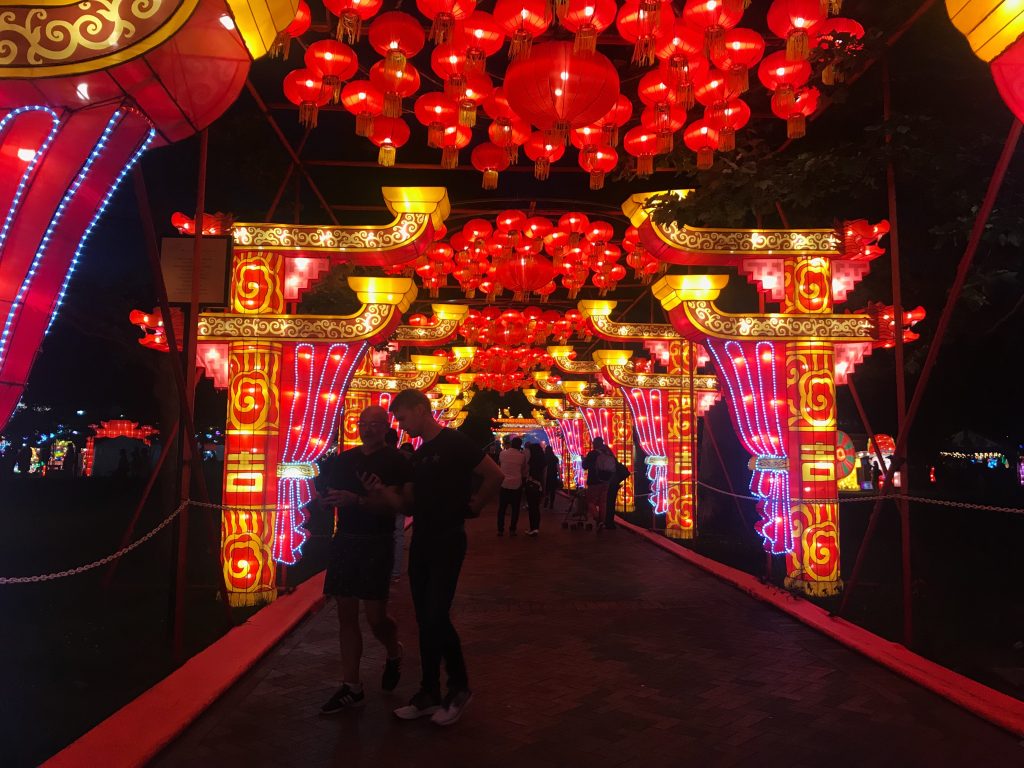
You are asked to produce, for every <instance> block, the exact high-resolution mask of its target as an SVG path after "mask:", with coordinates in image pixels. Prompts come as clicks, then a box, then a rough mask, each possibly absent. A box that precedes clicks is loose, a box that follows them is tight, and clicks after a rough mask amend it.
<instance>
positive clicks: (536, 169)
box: [533, 157, 551, 181]
mask: <svg viewBox="0 0 1024 768" xmlns="http://www.w3.org/2000/svg"><path fill="white" fill-rule="evenodd" d="M550 174H551V161H550V160H548V159H547V158H546V157H541V158H538V159H537V160H535V161H534V162H533V178H535V179H537V181H547V179H548V176H549V175H550Z"/></svg>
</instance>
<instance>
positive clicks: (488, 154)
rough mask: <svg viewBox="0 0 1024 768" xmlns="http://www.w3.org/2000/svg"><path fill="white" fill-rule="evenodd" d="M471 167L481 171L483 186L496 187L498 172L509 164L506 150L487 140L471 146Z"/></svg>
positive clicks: (485, 187)
mask: <svg viewBox="0 0 1024 768" xmlns="http://www.w3.org/2000/svg"><path fill="white" fill-rule="evenodd" d="M470 160H471V162H472V163H473V167H474V168H476V169H477V170H478V171H480V172H481V173H483V175H484V178H483V184H482V186H483V188H484V189H497V188H498V174H499V173H500V172H501V171H504V170H505V169H506V168H508V166H509V162H508V152H506V151H505V150H504V149H502V148H501V147H498V146H495V145H494V144H491V142H489V141H487V142H484V143H483V144H478V145H477V146H475V147H474V148H473V154H472V155H471V156H470Z"/></svg>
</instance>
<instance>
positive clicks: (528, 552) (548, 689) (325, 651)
mask: <svg viewBox="0 0 1024 768" xmlns="http://www.w3.org/2000/svg"><path fill="white" fill-rule="evenodd" d="M543 525H544V528H543V530H542V533H541V535H540V536H539V537H538V538H537V539H530V538H527V537H525V536H522V535H520V536H519V537H518V538H514V539H513V538H508V537H506V538H502V539H498V538H496V537H495V535H494V531H493V516H492V517H485V518H483V519H481V520H478V521H473V522H472V523H471V524H470V526H469V530H470V549H469V556H468V558H467V562H466V566H465V568H464V569H463V575H462V579H461V582H460V589H459V594H458V596H457V598H456V609H455V616H456V618H455V623H456V626H457V627H458V628H459V630H460V633H461V635H462V639H463V643H464V646H465V653H466V657H467V661H468V665H469V673H470V682H471V685H472V687H473V689H474V691H475V698H474V700H473V703H472V704H471V705H470V708H469V709H468V710H467V712H466V715H465V716H464V718H463V719H462V721H461V722H459V723H458V724H457V725H455V726H453V727H451V728H448V729H439V728H437V727H436V726H433V725H432V724H431V723H430V722H429V721H427V720H423V721H418V722H402V721H399V720H397V719H396V718H394V717H393V716H392V715H391V709H392V708H393V707H395V706H397V705H399V704H401V703H404V700H405V699H406V698H407V697H408V696H410V695H411V694H412V693H413V692H414V691H415V689H416V683H417V682H418V680H419V674H418V673H419V670H418V660H417V658H416V639H415V638H416V636H415V623H414V620H413V617H412V609H411V605H410V601H409V596H408V589H407V585H406V584H405V583H404V582H403V583H402V584H400V585H399V586H398V587H397V588H396V590H395V591H394V593H393V606H394V613H395V615H396V617H397V618H398V620H399V622H400V626H401V634H402V637H403V640H404V643H405V646H406V649H407V664H406V668H405V670H404V676H403V680H402V683H401V684H400V686H399V689H398V691H396V692H395V693H394V694H385V693H382V692H381V691H380V690H379V688H378V685H379V671H380V667H381V665H382V663H383V654H382V650H381V649H380V647H379V646H378V645H377V644H376V641H374V640H373V638H372V637H371V636H370V634H369V631H368V630H365V629H364V635H365V636H366V656H365V657H364V661H363V669H364V682H366V683H368V692H369V696H368V697H367V704H366V706H365V707H364V708H362V709H361V710H357V711H353V712H344V713H341V714H340V715H338V716H334V717H330V718H325V717H320V716H319V715H318V714H317V710H318V708H319V706H320V704H321V703H323V701H325V700H326V699H327V698H328V697H329V696H330V694H331V693H332V692H333V691H334V689H335V687H336V686H337V685H338V682H339V681H338V677H337V667H338V651H337V632H336V617H335V613H334V611H333V609H332V608H330V607H329V608H328V609H326V610H323V611H321V612H320V613H319V614H317V615H316V616H314V617H311V618H310V619H308V620H307V621H306V622H305V623H303V624H302V625H300V626H299V627H298V628H297V629H296V631H295V632H293V633H292V635H291V636H289V637H288V638H287V639H286V640H285V641H284V642H283V643H281V645H280V646H279V647H278V648H277V649H275V651H274V652H273V653H272V654H270V655H269V656H268V657H267V658H266V659H264V660H263V661H262V662H261V663H260V664H259V665H257V666H256V667H255V668H254V669H253V670H252V671H251V672H250V673H249V674H248V675H247V676H246V677H245V678H243V680H242V681H241V682H240V683H239V684H238V685H236V686H235V687H234V688H233V689H232V690H231V691H230V692H229V693H228V695H226V696H225V697H224V698H223V699H222V700H221V701H219V702H218V703H217V704H215V705H214V706H213V707H211V709H210V710H209V711H208V712H207V713H206V714H205V715H204V716H203V717H202V718H201V719H200V720H199V721H198V722H197V723H195V724H194V725H193V727H192V728H190V729H189V730H188V731H187V732H186V733H185V734H184V735H183V736H182V737H181V738H180V739H179V740H178V741H177V742H175V743H174V744H173V745H172V746H171V747H170V748H169V749H168V750H167V751H165V752H164V753H163V754H162V755H161V756H160V758H159V759H158V760H156V761H155V762H154V765H156V766H159V767H160V768H170V767H171V766H189V767H190V768H192V767H194V766H214V765H216V766H242V765H244V766H246V768H261V767H262V766H268V767H269V766H274V767H275V768H276V767H281V766H302V767H303V768H315V767H316V766H371V765H372V766H387V767H390V766H403V768H404V767H409V768H418V767H419V766H423V767H424V768H435V767H436V766H453V767H460V766H483V767H486V768H489V767H490V766H530V767H531V768H549V767H553V766H560V767H562V766H586V767H587V768H592V767H595V766H644V767H645V768H646V767H647V766H652V767H656V766H747V765H749V766H759V767H760V768H764V766H786V768H800V767H801V766H808V767H810V766H814V767H815V768H820V767H822V766H826V767H827V768H833V767H834V766H890V765H891V766H897V765H899V766H930V767H933V766H967V765H978V764H982V761H983V763H984V764H986V765H993V766H1024V744H1022V743H1019V742H1018V740H1017V739H1016V738H1015V737H1013V736H1011V735H1009V734H1007V733H1005V732H1003V731H1001V730H999V729H997V728H996V727H994V726H991V725H989V724H987V723H985V722H984V721H981V720H979V719H977V718H975V717H974V716H973V715H971V714H968V713H966V712H964V711H963V710H960V709H959V708H957V707H956V706H954V705H952V704H950V703H948V702H947V701H945V700H944V699H941V698H939V697H937V696H935V695H933V694H931V693H929V692H927V691H925V690H923V689H921V688H918V687H917V686H915V685H913V684H912V683H909V682H907V681H905V680H903V679H902V678H900V677H898V676H896V675H894V674H892V673H891V672H889V671H887V670H885V669H883V668H881V667H879V666H877V665H875V664H874V663H872V662H870V661H868V660H866V659H864V658H863V657H861V656H860V655H858V654H856V653H854V652H853V651H850V650H847V649H846V648H844V647H843V646H841V645H838V644H837V643H835V642H833V641H831V640H829V639H827V638H825V637H823V636H821V635H819V634H818V633H816V632H814V631H813V630H810V629H808V628H807V627H805V626H803V625H802V624H799V623H797V622H796V621H794V620H792V619H790V618H789V617H788V616H785V615H783V614H781V613H779V612H777V611H775V610H774V609H772V608H770V607H768V606H766V605H764V604H761V603H759V602H757V601H756V600H754V599H752V598H750V597H748V596H746V595H744V594H742V593H741V592H739V591H737V590H735V589H733V588H732V587H730V586H728V585H726V584H723V583H722V582H720V581H718V580H716V579H714V578H713V577H711V576H709V575H706V574H705V573H703V572H702V571H700V570H698V569H696V568H694V567H692V566H690V565H688V564H686V563H684V562H682V561H680V560H678V559H677V558H674V557H672V556H671V555H670V554H668V553H665V552H662V551H660V550H659V549H657V548H655V547H653V546H651V545H650V544H649V543H646V542H644V541H642V540H641V539H639V538H638V537H636V536H634V535H631V534H630V533H628V532H626V531H617V532H603V533H601V534H594V533H586V532H570V531H564V530H562V529H561V528H560V527H559V526H558V519H557V518H556V517H555V516H553V515H548V516H546V517H545V519H544V523H543Z"/></svg>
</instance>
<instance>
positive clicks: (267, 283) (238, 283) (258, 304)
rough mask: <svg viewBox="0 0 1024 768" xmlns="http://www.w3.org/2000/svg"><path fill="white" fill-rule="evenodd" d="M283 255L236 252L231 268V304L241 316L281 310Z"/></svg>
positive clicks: (282, 298) (282, 297) (282, 304)
mask: <svg viewBox="0 0 1024 768" xmlns="http://www.w3.org/2000/svg"><path fill="white" fill-rule="evenodd" d="M283 272H284V258H283V257H282V256H281V255H280V254H276V253H263V252H261V251H238V252H236V253H235V258H234V263H233V265H232V268H231V307H232V310H233V311H234V312H238V313H240V314H245V315H255V314H265V313H272V312H282V311H283V310H284V293H283V291H282V284H281V280H282V275H283Z"/></svg>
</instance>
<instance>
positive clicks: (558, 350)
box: [548, 347, 573, 357]
mask: <svg viewBox="0 0 1024 768" xmlns="http://www.w3.org/2000/svg"><path fill="white" fill-rule="evenodd" d="M572 351H573V348H572V347H548V354H549V355H551V356H552V357H569V355H571V354H572Z"/></svg>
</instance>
